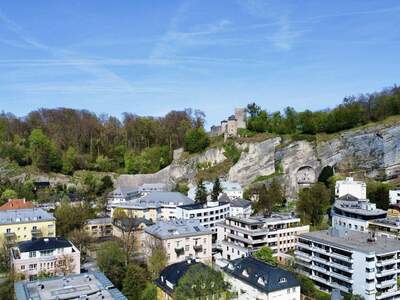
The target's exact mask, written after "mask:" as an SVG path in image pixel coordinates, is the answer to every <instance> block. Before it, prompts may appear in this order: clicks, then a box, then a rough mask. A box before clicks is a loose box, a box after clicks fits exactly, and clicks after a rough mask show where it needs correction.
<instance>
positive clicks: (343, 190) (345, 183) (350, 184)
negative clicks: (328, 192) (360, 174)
mask: <svg viewBox="0 0 400 300" xmlns="http://www.w3.org/2000/svg"><path fill="white" fill-rule="evenodd" d="M347 194H350V195H352V196H353V197H356V198H358V199H366V198H367V185H366V184H365V182H364V181H356V180H354V179H353V177H347V178H346V179H345V180H338V181H336V184H335V196H336V198H340V197H343V196H345V195H347Z"/></svg>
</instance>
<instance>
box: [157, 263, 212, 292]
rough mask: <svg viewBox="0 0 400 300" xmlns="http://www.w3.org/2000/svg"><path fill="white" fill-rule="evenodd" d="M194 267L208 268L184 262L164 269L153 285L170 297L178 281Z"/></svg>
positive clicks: (203, 265)
mask: <svg viewBox="0 0 400 300" xmlns="http://www.w3.org/2000/svg"><path fill="white" fill-rule="evenodd" d="M196 265H200V266H202V267H203V268H209V267H208V266H206V265H205V264H202V263H199V262H196V261H195V260H185V261H182V262H178V263H175V264H172V265H169V266H167V267H165V268H164V270H162V271H161V273H160V277H159V278H158V279H156V280H155V281H154V283H155V284H156V285H157V286H158V287H160V288H161V289H162V290H163V291H165V292H166V293H167V294H168V295H172V294H173V292H174V288H175V287H176V286H177V285H178V283H179V280H180V279H181V278H182V277H183V276H184V275H185V274H186V272H187V271H188V270H189V268H190V267H192V266H196ZM166 281H168V282H169V283H171V284H172V285H173V288H171V286H170V285H168V284H167V282H166Z"/></svg>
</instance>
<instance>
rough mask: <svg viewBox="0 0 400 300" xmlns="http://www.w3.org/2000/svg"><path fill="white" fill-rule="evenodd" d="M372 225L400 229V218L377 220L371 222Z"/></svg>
mask: <svg viewBox="0 0 400 300" xmlns="http://www.w3.org/2000/svg"><path fill="white" fill-rule="evenodd" d="M370 223H371V224H376V225H380V226H385V227H395V228H399V229H400V218H399V217H386V218H383V219H375V220H371V221H370Z"/></svg>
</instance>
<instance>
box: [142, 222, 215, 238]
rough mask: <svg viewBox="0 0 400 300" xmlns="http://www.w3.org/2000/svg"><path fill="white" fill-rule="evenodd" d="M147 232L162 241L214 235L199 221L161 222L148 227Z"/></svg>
mask: <svg viewBox="0 0 400 300" xmlns="http://www.w3.org/2000/svg"><path fill="white" fill-rule="evenodd" d="M145 232H147V233H148V234H151V235H154V236H156V237H158V238H160V239H169V238H174V237H183V236H195V235H206V234H212V232H211V231H210V230H208V229H207V228H205V227H204V226H203V225H201V224H200V221H199V220H197V219H187V220H184V219H176V220H170V221H159V222H157V223H156V224H154V225H152V226H150V227H147V228H146V229H145Z"/></svg>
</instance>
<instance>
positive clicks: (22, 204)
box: [0, 198, 34, 211]
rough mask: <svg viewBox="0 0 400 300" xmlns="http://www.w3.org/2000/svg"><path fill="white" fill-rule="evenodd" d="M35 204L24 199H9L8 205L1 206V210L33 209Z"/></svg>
mask: <svg viewBox="0 0 400 300" xmlns="http://www.w3.org/2000/svg"><path fill="white" fill-rule="evenodd" d="M33 207H34V206H33V203H32V202H31V201H26V200H25V198H24V199H9V200H8V202H7V203H4V204H3V205H2V206H0V211H1V210H13V209H22V208H33Z"/></svg>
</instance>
